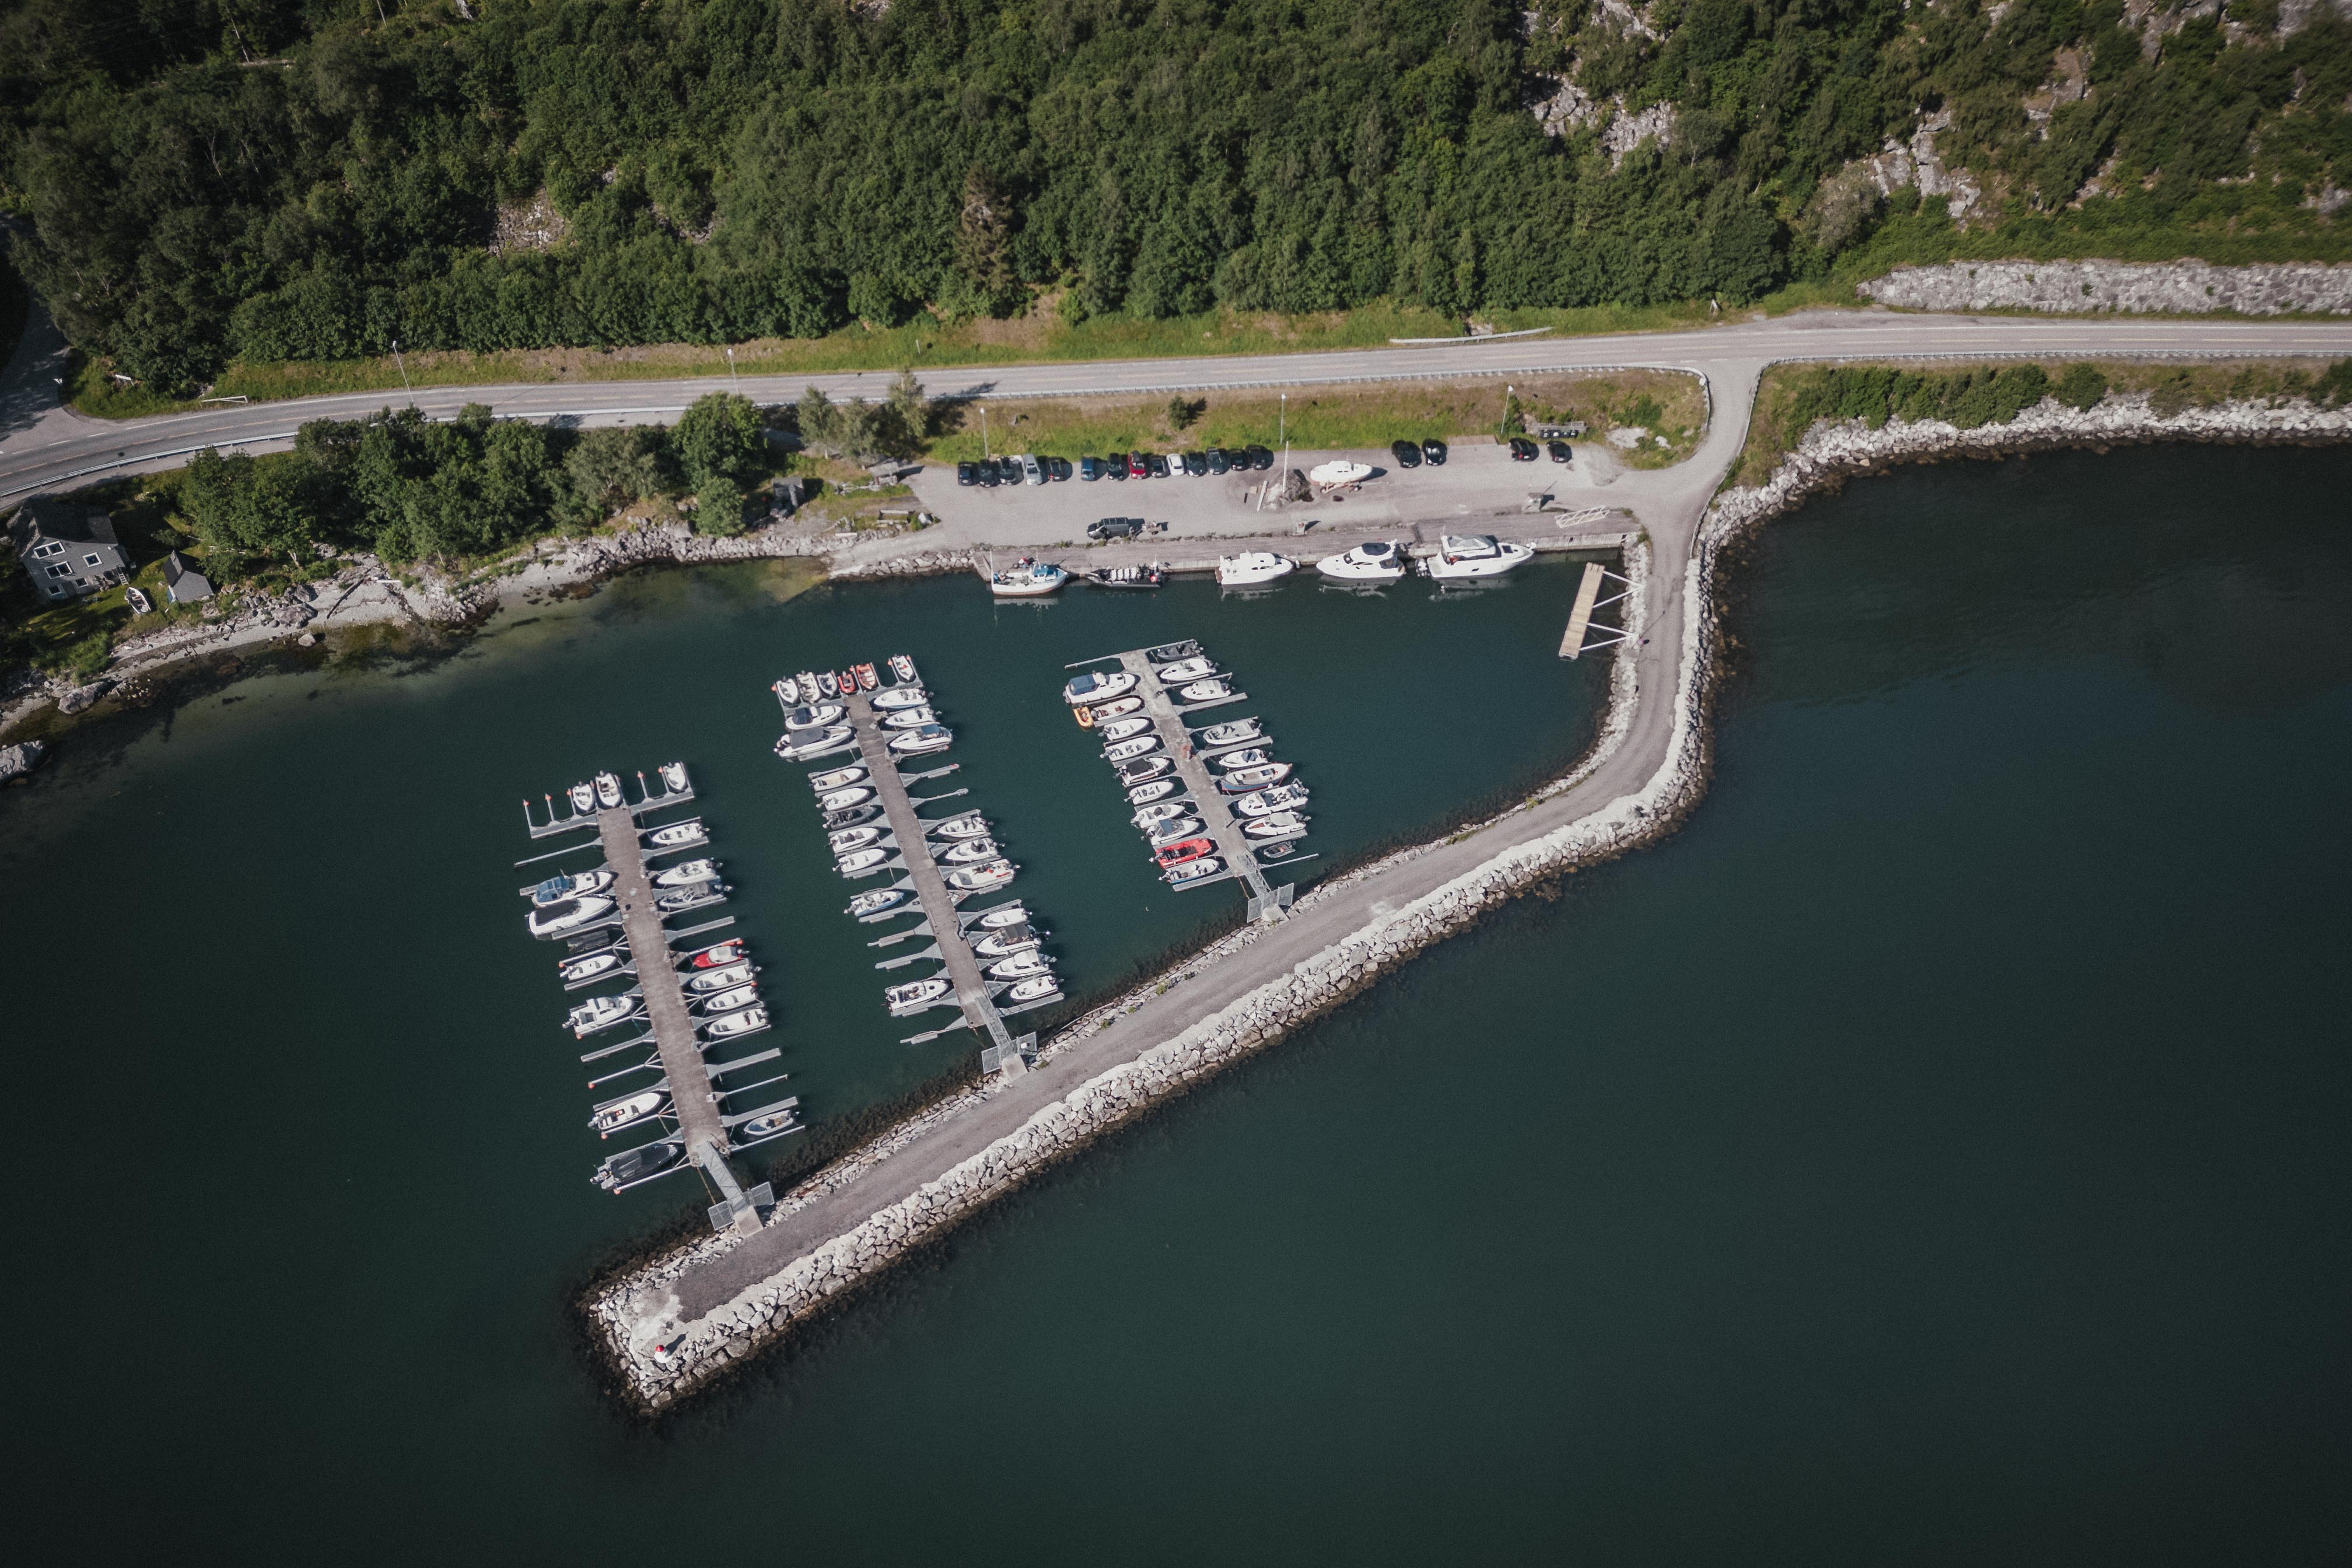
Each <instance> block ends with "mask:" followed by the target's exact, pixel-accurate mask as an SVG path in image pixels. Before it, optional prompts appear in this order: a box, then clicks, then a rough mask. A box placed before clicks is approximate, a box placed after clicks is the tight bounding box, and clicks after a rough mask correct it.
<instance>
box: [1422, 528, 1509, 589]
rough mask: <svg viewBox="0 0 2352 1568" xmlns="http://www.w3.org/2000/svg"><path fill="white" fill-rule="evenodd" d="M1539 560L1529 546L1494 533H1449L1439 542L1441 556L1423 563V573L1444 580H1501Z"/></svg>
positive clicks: (1438, 553) (1436, 555)
mask: <svg viewBox="0 0 2352 1568" xmlns="http://www.w3.org/2000/svg"><path fill="white" fill-rule="evenodd" d="M1535 558H1536V552H1534V551H1532V550H1529V549H1528V547H1527V546H1526V545H1524V544H1514V543H1512V542H1510V541H1508V540H1507V539H1506V540H1498V539H1496V537H1495V536H1494V535H1493V534H1490V533H1449V534H1446V535H1445V536H1444V538H1442V539H1440V540H1439V541H1438V542H1437V553H1436V554H1434V555H1432V556H1431V557H1429V559H1427V560H1426V561H1424V562H1423V563H1422V570H1423V571H1424V572H1427V573H1428V574H1430V575H1431V576H1433V577H1435V578H1437V579H1439V580H1440V581H1460V580H1462V579H1465V578H1470V577H1499V576H1501V575H1502V574H1504V573H1506V572H1511V571H1516V570H1517V569H1518V568H1519V567H1522V566H1524V565H1526V564H1527V563H1528V562H1530V561H1533V560H1534V559H1535Z"/></svg>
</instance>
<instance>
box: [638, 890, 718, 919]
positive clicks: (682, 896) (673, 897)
mask: <svg viewBox="0 0 2352 1568" xmlns="http://www.w3.org/2000/svg"><path fill="white" fill-rule="evenodd" d="M726 891H727V884H726V883H724V882H698V883H696V884H695V885H694V886H693V887H691V888H680V889H678V890H677V891H676V892H674V893H664V894H663V895H662V896H661V897H659V898H657V899H656V900H654V909H655V910H656V911H657V912H658V913H661V914H665V915H674V914H677V913H678V912H679V911H680V910H690V909H693V908H695V907H697V906H698V905H701V904H707V903H709V902H710V901H711V900H713V899H716V898H719V897H720V896H721V895H722V894H724V893H725V892H726Z"/></svg>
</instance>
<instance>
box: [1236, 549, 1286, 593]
mask: <svg viewBox="0 0 2352 1568" xmlns="http://www.w3.org/2000/svg"><path fill="white" fill-rule="evenodd" d="M1297 564H1298V563H1297V562H1295V561H1292V560H1290V559H1289V558H1288V557H1286V556H1281V555H1276V553H1274V552H1272V551H1270V550H1244V551H1243V552H1241V553H1240V554H1239V555H1220V556H1218V557H1217V586H1219V587H1220V588H1247V587H1251V586H1253V585H1255V584H1259V583H1271V582H1273V581H1274V580H1275V579H1276V577H1284V576H1287V575H1288V574H1290V573H1291V572H1293V571H1294V570H1296V569H1297Z"/></svg>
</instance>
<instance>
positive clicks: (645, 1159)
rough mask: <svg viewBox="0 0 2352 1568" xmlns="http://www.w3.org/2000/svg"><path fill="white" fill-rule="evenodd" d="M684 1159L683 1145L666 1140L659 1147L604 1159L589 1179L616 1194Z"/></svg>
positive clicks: (624, 1152) (618, 1154)
mask: <svg viewBox="0 0 2352 1568" xmlns="http://www.w3.org/2000/svg"><path fill="white" fill-rule="evenodd" d="M685 1158H686V1145H685V1144H684V1143H683V1142H679V1141H678V1140H677V1139H675V1138H665V1139H663V1140H662V1141H661V1142H658V1143H647V1144H644V1145H642V1146H641V1147H638V1148H635V1149H624V1150H622V1151H621V1152H619V1153H617V1154H613V1155H609V1156H607V1157H606V1158H605V1161H604V1163H603V1164H601V1165H599V1166H597V1167H596V1173H595V1175H593V1176H592V1177H590V1178H589V1179H590V1180H591V1181H593V1182H594V1183H595V1184H597V1185H598V1186H600V1187H602V1188H604V1190H605V1191H606V1192H608V1193H617V1192H619V1191H620V1190H621V1189H622V1188H623V1187H633V1186H635V1185H636V1184H638V1183H639V1182H644V1181H650V1180H651V1179H652V1178H654V1177H656V1176H658V1175H660V1174H661V1173H663V1172H664V1171H667V1170H671V1169H674V1168H675V1167H676V1166H677V1163H678V1162H679V1161H680V1160H683V1159H685Z"/></svg>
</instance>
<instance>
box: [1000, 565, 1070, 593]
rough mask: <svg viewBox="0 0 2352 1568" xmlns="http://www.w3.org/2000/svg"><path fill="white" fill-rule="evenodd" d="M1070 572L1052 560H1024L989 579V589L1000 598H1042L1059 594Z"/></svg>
mask: <svg viewBox="0 0 2352 1568" xmlns="http://www.w3.org/2000/svg"><path fill="white" fill-rule="evenodd" d="M1069 576H1070V574H1068V573H1067V572H1065V571H1063V570H1062V569H1061V568H1060V567H1059V566H1056V565H1055V564H1054V563H1052V562H1050V561H1023V562H1021V563H1018V564H1016V565H1012V566H1008V567H1006V568H1005V569H1004V570H1003V571H1002V572H999V573H998V574H996V575H994V576H993V577H991V578H990V579H989V580H988V591H989V592H990V593H992V594H993V595H996V596H997V597H998V598H1000V599H1040V598H1043V597H1045V595H1048V594H1058V593H1060V592H1061V590H1062V584H1064V583H1066V582H1067V581H1069Z"/></svg>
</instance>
